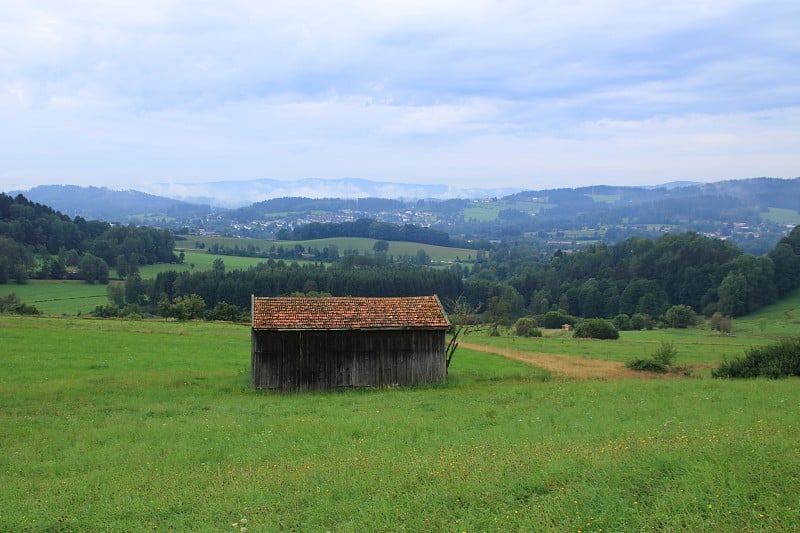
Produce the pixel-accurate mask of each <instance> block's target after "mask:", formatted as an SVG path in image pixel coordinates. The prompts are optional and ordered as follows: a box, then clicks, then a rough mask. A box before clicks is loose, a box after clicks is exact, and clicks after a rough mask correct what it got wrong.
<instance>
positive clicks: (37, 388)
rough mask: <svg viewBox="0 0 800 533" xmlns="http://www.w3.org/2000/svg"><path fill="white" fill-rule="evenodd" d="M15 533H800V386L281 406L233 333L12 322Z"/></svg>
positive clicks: (6, 441)
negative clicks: (238, 530)
mask: <svg viewBox="0 0 800 533" xmlns="http://www.w3.org/2000/svg"><path fill="white" fill-rule="evenodd" d="M0 347H1V348H0V364H2V366H3V370H4V371H3V373H2V374H0V405H2V409H1V410H0V472H2V476H3V483H0V530H3V531H46V530H114V531H116V530H124V531H125V530H142V529H152V530H156V531H170V530H172V531H179V530H180V531H227V530H229V529H230V528H231V524H233V523H235V522H238V521H239V520H240V519H241V518H246V519H247V520H248V523H247V527H248V530H249V531H287V530H296V531H319V530H325V531H363V530H365V529H366V530H375V531H398V530H403V529H405V530H413V531H422V530H425V531H453V530H458V531H486V530H491V531H509V530H530V531H542V530H557V531H577V530H583V531H599V530H601V529H602V530H604V531H631V530H641V529H656V530H668V529H670V528H673V529H676V530H684V531H698V530H756V529H763V530H792V529H794V528H797V527H800V523H799V522H798V516H799V515H798V513H800V502H798V499H797V494H800V475H798V474H797V472H800V453H798V452H799V451H800V448H799V445H798V442H800V439H798V437H800V409H798V407H800V405H799V403H800V393H799V392H798V390H799V389H798V387H797V385H798V382H797V380H785V381H765V380H753V381H747V382H732V381H719V380H711V379H686V380H666V381H664V380H656V381H647V380H642V381H638V380H632V381H621V382H597V381H591V382H578V381H568V380H561V379H554V378H552V377H550V376H548V375H547V374H546V373H543V372H541V371H538V370H537V369H534V368H531V367H527V366H524V365H519V364H516V363H514V362H511V361H507V360H504V359H501V358H498V357H495V356H487V355H484V354H480V353H476V352H470V351H468V350H460V351H459V352H458V353H457V354H456V357H455V359H454V361H453V365H452V366H451V370H450V377H449V379H448V381H447V383H445V384H442V385H437V386H430V387H409V388H398V389H392V390H383V391H377V390H348V391H342V392H332V393H313V394H274V393H264V392H258V391H254V390H252V389H250V388H249V386H248V384H247V383H248V362H249V331H248V329H247V328H246V327H242V326H236V325H228V324H207V323H181V324H178V323H170V322H148V321H139V322H123V321H102V320H89V319H42V318H38V319H35V318H16V317H14V318H10V317H0Z"/></svg>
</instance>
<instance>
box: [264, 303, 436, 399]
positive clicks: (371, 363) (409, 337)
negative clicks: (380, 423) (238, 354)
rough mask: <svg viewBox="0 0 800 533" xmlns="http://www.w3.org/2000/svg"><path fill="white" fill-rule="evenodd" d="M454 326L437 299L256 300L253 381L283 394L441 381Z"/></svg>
mask: <svg viewBox="0 0 800 533" xmlns="http://www.w3.org/2000/svg"><path fill="white" fill-rule="evenodd" d="M449 325H450V323H449V321H448V320H447V315H446V314H445V312H444V309H443V308H442V304H441V302H440V301H439V298H437V297H436V296H416V297H407V298H353V297H342V298H340V297H328V298H259V297H253V298H252V328H251V361H252V374H251V381H252V384H253V386H254V387H256V388H261V389H275V390H283V391H301V390H325V389H336V388H342V387H389V386H392V385H405V384H412V383H432V382H436V381H442V380H444V379H445V377H446V373H447V370H446V362H445V331H446V330H447V328H448V326H449Z"/></svg>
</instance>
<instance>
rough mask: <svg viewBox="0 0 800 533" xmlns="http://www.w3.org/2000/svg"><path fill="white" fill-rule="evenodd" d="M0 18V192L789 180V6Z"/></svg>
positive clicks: (426, 4)
mask: <svg viewBox="0 0 800 533" xmlns="http://www.w3.org/2000/svg"><path fill="white" fill-rule="evenodd" d="M2 11H3V16H2V17H0V122H2V124H3V126H2V128H0V190H11V189H14V188H23V189H24V188H28V187H30V186H33V185H38V184H52V183H68V184H77V185H100V186H109V187H113V188H138V189H143V190H147V189H148V187H151V186H152V185H153V184H155V183H172V184H175V186H176V187H179V186H180V184H183V183H196V182H204V181H224V180H246V179H259V178H272V179H281V180H287V179H288V180H291V179H300V178H341V177H358V178H366V179H371V180H377V181H395V182H397V181H401V182H409V183H443V184H449V185H454V186H463V187H482V186H486V187H499V186H503V187H521V188H528V189H542V188H551V187H557V186H559V187H560V186H564V187H572V186H580V185H592V184H620V185H636V184H657V183H663V182H667V181H673V180H696V181H717V180H722V179H734V178H747V177H757V176H773V177H783V178H791V177H797V176H800V32H799V31H797V28H800V2H796V1H794V0H786V1H744V0H741V1H739V0H728V1H714V0H692V1H671V2H648V1H642V0H638V1H601V0H598V1H582V2H569V1H549V0H537V1H523V2H516V1H494V2H488V1H470V0H461V1H436V0H427V1H417V0H406V1H402V2H399V1H398V2H366V1H364V2H356V1H344V2H317V1H311V2H305V1H302V0H300V1H294V2H272V1H270V2H261V1H236V0H233V1H226V2H217V1H199V0H198V1H183V0H159V1H148V0H144V1H123V0H120V1H115V2H108V1H96V2H95V1H91V0H89V1H74V2H72V1H71V2H65V1H63V0H41V1H36V2H30V1H27V0H21V1H16V0H3V10H2ZM161 190H162V192H163V189H161Z"/></svg>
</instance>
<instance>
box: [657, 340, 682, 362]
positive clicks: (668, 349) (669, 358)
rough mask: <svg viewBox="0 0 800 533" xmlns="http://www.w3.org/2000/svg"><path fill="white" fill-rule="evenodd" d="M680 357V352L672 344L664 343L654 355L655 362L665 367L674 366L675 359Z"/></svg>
mask: <svg viewBox="0 0 800 533" xmlns="http://www.w3.org/2000/svg"><path fill="white" fill-rule="evenodd" d="M677 356H678V350H676V349H675V345H674V344H673V343H672V342H666V341H665V342H662V343H661V344H660V345H659V347H658V348H657V349H656V351H655V353H654V354H653V360H655V361H658V362H659V363H661V364H662V365H664V366H672V363H674V362H675V358H676V357H677Z"/></svg>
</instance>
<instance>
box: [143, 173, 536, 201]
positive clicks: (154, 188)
mask: <svg viewBox="0 0 800 533" xmlns="http://www.w3.org/2000/svg"><path fill="white" fill-rule="evenodd" d="M146 190H147V192H149V193H152V194H157V195H159V196H164V197H167V198H175V199H178V200H182V201H185V202H192V203H201V204H210V205H212V206H215V207H225V208H237V207H244V206H247V205H251V204H253V203H255V202H261V201H264V200H270V199H272V198H287V197H304V198H344V199H352V198H392V199H396V200H406V201H408V200H419V199H433V200H446V199H450V198H469V199H472V198H491V197H500V196H507V195H509V194H513V193H515V192H520V191H522V190H523V189H522V188H510V187H505V188H467V187H454V186H450V185H441V184H420V183H396V182H383V181H371V180H366V179H358V178H340V179H319V178H307V179H301V180H293V181H289V180H273V179H259V180H246V181H214V182H208V183H180V184H175V183H156V184H151V185H148V186H147V187H146Z"/></svg>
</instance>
